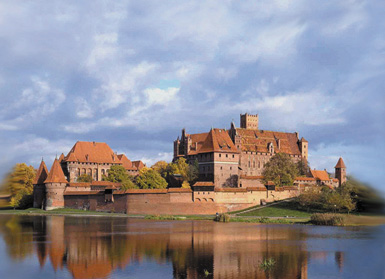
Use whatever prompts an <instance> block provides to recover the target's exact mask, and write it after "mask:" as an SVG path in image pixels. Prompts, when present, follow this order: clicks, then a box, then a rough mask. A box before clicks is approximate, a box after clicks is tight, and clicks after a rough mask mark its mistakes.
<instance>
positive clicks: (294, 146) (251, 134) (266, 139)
mask: <svg viewBox="0 0 385 279" xmlns="http://www.w3.org/2000/svg"><path fill="white" fill-rule="evenodd" d="M236 132H237V135H239V136H240V137H241V143H242V151H253V152H262V153H267V152H269V150H268V144H269V143H272V144H273V146H274V150H275V152H283V153H287V154H291V155H301V151H300V150H299V146H298V138H297V135H296V133H284V132H273V131H264V130H252V129H243V128H236ZM278 142H279V145H280V148H278Z"/></svg>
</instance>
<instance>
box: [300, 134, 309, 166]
mask: <svg viewBox="0 0 385 279" xmlns="http://www.w3.org/2000/svg"><path fill="white" fill-rule="evenodd" d="M299 150H300V151H301V156H302V160H306V161H307V159H308V158H309V155H308V150H309V142H308V141H307V140H305V139H304V138H303V137H302V138H301V140H300V141H299Z"/></svg>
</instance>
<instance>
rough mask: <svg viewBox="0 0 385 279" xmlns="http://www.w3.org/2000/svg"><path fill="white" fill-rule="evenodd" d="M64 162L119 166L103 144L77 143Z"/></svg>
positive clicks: (108, 148)
mask: <svg viewBox="0 0 385 279" xmlns="http://www.w3.org/2000/svg"><path fill="white" fill-rule="evenodd" d="M64 161H65V162H81V163H109V164H121V162H120V159H119V158H118V156H117V155H116V154H115V153H114V151H112V149H111V148H110V147H109V146H108V144H107V143H105V142H89V141H78V142H76V143H75V145H74V146H73V147H72V149H71V151H70V152H69V153H68V154H67V156H66V157H65V158H64Z"/></svg>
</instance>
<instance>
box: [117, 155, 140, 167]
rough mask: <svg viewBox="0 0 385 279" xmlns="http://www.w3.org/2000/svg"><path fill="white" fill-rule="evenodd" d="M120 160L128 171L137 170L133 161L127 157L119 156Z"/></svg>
mask: <svg viewBox="0 0 385 279" xmlns="http://www.w3.org/2000/svg"><path fill="white" fill-rule="evenodd" d="M118 158H119V160H120V162H121V163H122V166H123V167H124V168H125V169H126V170H137V168H136V167H135V166H134V165H133V164H132V162H131V160H130V159H128V158H127V156H126V155H124V154H119V155H118Z"/></svg>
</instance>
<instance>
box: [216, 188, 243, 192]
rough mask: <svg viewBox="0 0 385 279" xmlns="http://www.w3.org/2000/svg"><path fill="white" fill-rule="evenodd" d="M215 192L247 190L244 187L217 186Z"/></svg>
mask: <svg viewBox="0 0 385 279" xmlns="http://www.w3.org/2000/svg"><path fill="white" fill-rule="evenodd" d="M215 192H247V189H246V188H217V189H215Z"/></svg>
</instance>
